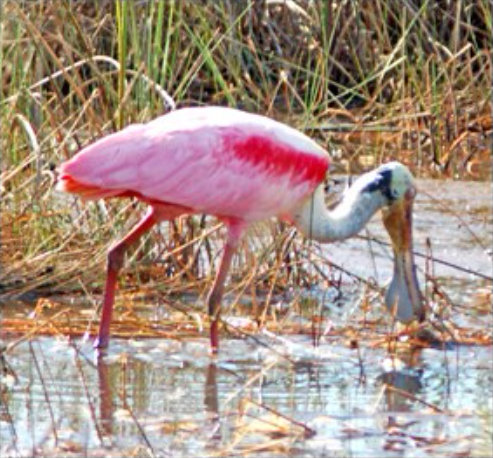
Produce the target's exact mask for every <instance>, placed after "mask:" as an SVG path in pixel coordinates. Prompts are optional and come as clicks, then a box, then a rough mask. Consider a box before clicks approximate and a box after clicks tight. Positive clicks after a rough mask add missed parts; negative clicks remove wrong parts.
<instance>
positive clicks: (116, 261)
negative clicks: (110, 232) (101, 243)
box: [107, 245, 125, 271]
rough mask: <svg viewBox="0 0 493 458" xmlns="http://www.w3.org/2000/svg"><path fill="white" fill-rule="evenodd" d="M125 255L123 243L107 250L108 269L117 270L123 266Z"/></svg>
mask: <svg viewBox="0 0 493 458" xmlns="http://www.w3.org/2000/svg"><path fill="white" fill-rule="evenodd" d="M124 255H125V247H124V246H123V245H115V246H113V247H111V248H110V249H109V251H108V257H107V262H108V269H111V270H115V271H118V270H120V269H121V268H122V266H123V260H124Z"/></svg>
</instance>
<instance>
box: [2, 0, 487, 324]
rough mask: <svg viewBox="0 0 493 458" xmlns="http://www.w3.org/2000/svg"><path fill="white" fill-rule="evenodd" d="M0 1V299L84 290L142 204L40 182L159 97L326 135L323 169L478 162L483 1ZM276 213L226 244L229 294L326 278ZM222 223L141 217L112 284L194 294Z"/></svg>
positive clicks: (201, 289) (96, 283) (477, 172)
mask: <svg viewBox="0 0 493 458" xmlns="http://www.w3.org/2000/svg"><path fill="white" fill-rule="evenodd" d="M0 8H1V9H2V11H1V25H2V28H1V47H0V63H1V65H0V72H1V73H0V77H1V82H2V83H1V84H2V86H1V90H2V92H1V97H2V101H1V103H0V113H1V121H0V122H1V128H2V137H1V139H0V142H1V152H2V171H1V173H2V179H1V189H0V193H1V206H2V208H1V210H2V214H1V218H2V221H1V227H2V234H1V237H2V240H1V243H2V250H1V263H2V267H1V270H0V288H1V291H0V293H1V295H2V297H3V298H4V299H6V298H11V297H13V296H19V295H22V294H24V297H37V296H39V295H47V294H50V293H53V292H58V293H60V292H70V293H79V294H83V295H88V296H90V294H91V293H92V292H99V291H100V290H101V282H102V281H103V268H104V261H105V252H106V249H107V246H108V245H109V243H110V241H111V240H115V239H116V238H118V237H119V236H121V235H122V234H123V233H125V231H127V230H129V228H130V227H131V226H132V225H133V224H134V223H135V222H136V221H137V219H138V216H139V214H140V213H141V211H142V207H141V206H140V204H138V203H135V202H129V201H111V202H98V203H90V204H87V205H83V204H81V203H80V202H79V201H77V200H76V199H74V198H72V197H70V196H61V195H59V194H56V193H55V192H53V183H54V180H55V172H54V169H55V168H56V166H57V165H58V164H60V163H61V162H62V161H64V160H66V159H68V158H69V157H71V156H73V155H74V154H75V153H76V152H77V150H78V149H79V148H80V147H82V146H83V145H86V144H87V143H89V142H90V141H93V140H95V139H97V138H100V137H101V136H103V135H105V134H107V133H110V132H113V131H116V130H118V129H120V128H122V127H124V126H125V125H127V124H130V123H132V122H145V121H147V120H149V119H151V118H153V117H154V116H157V115H160V114H162V113H164V112H166V111H167V110H169V109H170V108H172V107H173V106H174V104H175V103H176V105H177V106H188V105H205V104H221V105H230V106H236V107H239V108H242V109H245V110H248V111H253V112H258V113H263V114H266V115H269V116H272V117H274V118H277V119H280V120H284V121H286V122H289V123H290V124H292V125H294V126H295V127H297V128H299V129H301V130H304V131H306V132H307V133H308V134H309V135H312V136H314V137H315V138H317V139H318V140H319V141H320V142H321V144H323V145H324V146H326V147H327V148H328V149H330V148H331V147H332V146H335V147H336V150H337V154H336V156H337V159H336V160H335V161H334V162H337V163H338V164H339V166H340V168H339V169H338V168H337V167H338V166H336V167H335V168H336V170H337V169H338V170H339V171H344V172H359V171H361V170H363V169H366V168H369V167H373V166H374V165H376V164H378V163H380V162H382V161H384V160H387V159H389V158H395V159H399V160H401V161H403V162H405V163H406V164H408V165H409V166H410V167H411V168H412V169H413V170H414V171H415V172H416V174H417V175H419V176H428V175H433V176H439V177H442V176H443V177H445V176H447V177H448V176H453V177H458V178H465V179H470V178H481V179H485V178H487V177H488V175H489V171H490V163H489V147H490V143H489V142H490V141H491V113H490V99H491V46H490V38H491V32H492V30H491V28H492V21H491V8H490V5H489V2H488V1H487V0H478V1H476V2H467V3H463V2H459V1H457V2H430V1H424V2H415V1H405V2H397V1H391V0H387V1H378V2H363V1H356V2H322V1H320V2H307V1H298V2H281V1H231V0H223V1H218V2H206V1H193V2H179V1H174V0H169V1H135V2H126V1H121V0H118V1H115V2H112V1H98V2H96V1H95V2H70V1H68V0H66V1H64V0H57V1H53V2H35V1H6V2H3V3H2V6H1V7H0ZM284 229H285V228H284V227H283V225H282V224H279V223H274V222H271V223H266V224H264V225H262V226H260V227H257V228H253V229H252V232H255V233H256V234H262V236H261V237H252V238H250V239H249V240H248V241H245V242H244V243H243V246H242V248H241V250H240V252H239V254H238V256H237V258H236V261H235V263H234V268H233V270H232V281H231V283H230V290H231V293H232V295H233V297H235V298H236V299H234V300H233V302H235V301H238V300H239V299H238V298H239V297H240V296H241V294H242V293H243V292H245V291H248V292H250V293H252V291H253V294H252V297H253V298H254V299H253V306H254V307H255V306H256V305H255V304H256V303H257V302H256V300H255V294H254V293H255V291H257V289H258V290H260V291H262V293H263V294H264V296H265V297H267V301H260V302H261V304H257V308H258V313H259V316H260V317H262V316H264V317H265V314H266V312H265V310H267V305H268V304H269V302H270V298H272V297H273V295H274V294H275V293H276V292H277V291H279V290H282V289H283V288H286V287H287V286H288V285H291V286H293V285H299V286H309V285H311V284H315V283H320V282H326V284H330V283H331V282H332V283H334V284H335V283H336V280H335V279H336V277H337V275H338V270H337V266H334V265H331V264H329V263H328V262H327V261H325V263H326V265H325V268H320V267H319V266H320V259H318V260H317V263H314V262H313V261H312V259H314V257H313V254H312V253H313V249H314V248H313V247H312V245H311V244H310V243H308V242H303V241H301V240H300V239H299V237H296V236H295V235H294V233H293V232H292V231H286V230H284ZM257 231H258V232H257ZM221 233H222V229H221V228H220V227H217V226H216V221H214V220H213V219H210V218H200V217H192V218H183V219H180V220H179V221H177V222H174V223H172V224H170V225H169V227H161V228H159V229H158V230H156V231H153V232H152V233H151V234H150V235H149V236H147V237H145V238H144V239H143V240H142V242H141V243H140V244H139V245H138V247H136V248H135V249H134V250H132V252H131V253H130V254H129V257H128V258H129V259H130V262H129V263H127V265H129V266H130V267H129V268H128V269H126V271H125V275H123V276H122V280H121V282H120V286H121V287H122V288H123V289H124V290H128V289H131V290H132V289H136V290H139V289H142V288H145V286H146V285H147V284H151V285H157V284H158V283H159V284H161V285H163V287H162V289H160V291H161V294H163V295H164V297H167V295H169V294H173V293H177V294H178V293H180V294H181V293H183V292H185V291H189V290H193V291H195V292H198V293H199V294H202V295H203V294H204V293H205V291H206V290H207V288H208V286H209V285H210V282H211V280H212V275H213V270H214V269H213V268H212V269H211V266H214V265H215V263H216V262H217V256H218V252H219V248H218V247H219V245H218V243H217V241H218V240H219V239H220V237H219V236H220V235H221ZM206 236H207V237H206ZM156 265H157V267H156ZM151 266H154V267H151ZM314 266H316V267H314ZM327 272H329V274H327ZM334 272H335V273H334ZM163 291H164V292H163ZM26 294H27V296H26ZM29 294H31V296H29Z"/></svg>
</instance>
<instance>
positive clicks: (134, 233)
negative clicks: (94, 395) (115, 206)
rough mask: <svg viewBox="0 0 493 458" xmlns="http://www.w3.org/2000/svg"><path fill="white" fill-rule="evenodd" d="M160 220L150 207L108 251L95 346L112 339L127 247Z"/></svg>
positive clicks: (105, 344) (102, 345)
mask: <svg viewBox="0 0 493 458" xmlns="http://www.w3.org/2000/svg"><path fill="white" fill-rule="evenodd" d="M158 221H159V220H158V219H156V215H155V210H154V208H152V207H151V208H150V209H149V211H148V212H147V214H146V215H145V216H144V218H143V219H142V220H141V221H140V222H139V223H138V224H137V225H136V226H135V227H134V228H133V229H132V230H131V231H130V232H129V233H128V234H127V235H126V236H125V237H124V238H123V239H122V240H120V241H119V242H117V243H116V244H115V245H113V246H112V247H111V248H110V249H109V251H108V261H107V273H106V286H105V289H104V299H103V310H102V313H101V321H100V324H99V333H98V337H97V339H96V341H95V342H94V347H95V348H106V347H107V346H108V343H109V340H110V323H111V314H112V312H113V303H114V301H115V286H116V280H117V276H118V271H119V270H120V269H121V267H122V265H123V259H124V255H125V251H126V249H127V248H128V247H129V246H130V245H132V244H133V243H134V242H136V241H137V240H138V239H139V237H140V236H141V235H142V234H144V233H145V232H147V231H148V230H149V229H150V228H151V227H152V226H154V225H155V224H156V223H157V222H158Z"/></svg>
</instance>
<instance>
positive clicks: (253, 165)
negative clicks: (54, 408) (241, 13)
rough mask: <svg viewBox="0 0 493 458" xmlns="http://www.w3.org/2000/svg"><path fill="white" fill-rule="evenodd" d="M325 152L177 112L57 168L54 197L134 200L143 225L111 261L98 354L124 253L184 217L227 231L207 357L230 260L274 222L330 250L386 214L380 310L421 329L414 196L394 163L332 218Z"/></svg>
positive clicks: (364, 183) (267, 126)
mask: <svg viewBox="0 0 493 458" xmlns="http://www.w3.org/2000/svg"><path fill="white" fill-rule="evenodd" d="M328 167H329V156H328V154H327V152H326V151H325V150H324V149H322V148H321V147H320V146H318V145H317V144H316V143H315V142H314V141H313V140H311V139H310V138H308V137H307V136H305V135H304V134H302V133H301V132H299V131H297V130H295V129H293V128H291V127H288V126H287V125H284V124H282V123H280V122H276V121H274V120H272V119H269V118H267V117H264V116H260V115H255V114H250V113H246V112H243V111H239V110H236V109H232V108H223V107H195V108H182V109H179V110H176V111H173V112H171V113H168V114H166V115H163V116H161V117H158V118H156V119H154V120H153V121H151V122H148V123H147V124H134V125H131V126H128V127H127V128H125V129H123V130H121V131H120V132H117V133H113V134H111V135H108V136H107V137H104V138H102V139H100V140H98V141H96V142H95V143H93V144H91V145H89V146H87V147H85V148H84V149H82V151H80V152H79V153H78V154H77V155H76V156H75V157H73V158H72V159H70V160H69V161H67V162H65V163H63V164H61V166H60V168H59V174H58V183H57V189H59V190H63V191H66V192H69V193H73V194H77V195H79V196H80V197H82V198H83V199H89V200H92V199H98V198H108V197H136V198H137V199H139V200H141V201H143V202H145V203H147V204H148V205H149V209H148V212H147V214H146V215H145V216H144V218H143V219H142V220H141V221H140V222H139V223H138V224H137V225H136V226H135V227H134V228H133V229H132V230H131V231H130V233H129V234H127V235H126V236H125V237H124V238H123V239H122V240H120V241H119V242H117V243H116V244H114V245H113V246H112V247H111V248H110V249H109V251H108V262H107V277H106V286H105V292H104V299H103V306H102V317H101V321H100V327H99V334H98V338H97V339H96V341H95V346H96V347H99V348H104V347H106V346H107V345H108V342H109V330H110V322H111V313H112V308H113V302H114V297H115V282H116V277H117V273H118V271H119V269H120V268H121V267H122V264H123V257H124V253H125V250H126V248H127V247H128V246H129V245H131V244H132V243H134V242H135V241H136V240H137V239H138V238H139V237H140V236H141V235H142V234H143V233H145V232H146V231H148V230H149V229H150V228H151V227H152V226H154V225H155V224H156V223H158V222H160V221H164V220H170V219H173V218H176V217H177V216H180V215H183V214H191V213H206V214H212V215H215V216H217V217H218V218H219V219H220V220H221V221H223V222H224V224H225V226H226V228H227V239H226V243H225V246H224V251H223V254H222V258H221V262H220V265H219V269H218V271H217V273H216V277H215V280H214V284H213V286H212V289H211V291H210V293H209V295H208V298H207V305H208V312H209V316H210V318H211V328H210V339H211V349H212V351H213V352H216V351H217V348H218V343H219V338H218V317H219V311H220V303H221V298H222V295H223V290H224V283H225V280H226V276H227V272H228V269H229V266H230V264H231V258H232V256H233V253H234V251H235V248H236V247H237V245H238V242H239V240H240V237H241V236H242V234H243V233H244V231H245V229H246V228H247V227H248V225H249V224H251V223H253V222H254V221H258V220H263V219H266V218H269V217H272V216H277V217H279V218H281V219H283V220H285V221H288V222H290V223H292V224H294V225H295V226H296V227H297V228H298V229H299V230H300V231H301V232H302V233H303V234H304V235H305V236H307V237H310V238H313V239H315V240H318V241H320V242H332V241H335V240H341V239H345V238H347V237H351V236H354V235H356V234H357V233H358V232H359V231H360V229H362V228H363V226H364V225H365V224H366V223H367V221H368V220H369V219H370V217H371V216H372V215H373V214H374V213H375V212H376V211H377V210H379V209H382V210H383V222H384V225H385V227H386V229H387V231H388V233H389V235H390V238H391V240H392V247H393V252H394V272H393V278H392V281H391V283H390V286H389V288H388V290H387V293H386V296H385V303H386V306H387V307H388V308H389V310H390V311H391V312H392V313H393V314H394V316H395V317H396V318H397V319H398V320H400V321H402V322H410V321H412V320H413V319H415V318H417V319H419V320H421V321H422V320H423V319H424V309H423V305H422V297H421V293H420V290H419V286H418V282H417V278H416V271H415V265H414V259H413V252H412V205H413V201H414V196H415V194H416V187H415V184H414V180H413V177H412V175H411V173H410V172H409V170H408V169H407V168H406V167H405V166H404V165H402V164H400V163H398V162H391V163H387V164H385V165H382V166H380V167H379V168H377V169H375V170H373V171H371V172H368V173H366V174H364V175H362V176H361V177H359V178H358V179H357V180H356V181H355V183H354V184H353V185H352V186H351V187H350V188H349V189H348V190H347V191H346V192H345V193H344V196H343V198H342V201H341V202H340V203H339V205H337V206H336V207H335V208H334V209H333V210H328V209H327V208H326V206H325V203H324V187H323V180H324V177H325V175H326V172H327V170H328Z"/></svg>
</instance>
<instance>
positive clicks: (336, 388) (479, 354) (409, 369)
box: [0, 181, 493, 457]
mask: <svg viewBox="0 0 493 458" xmlns="http://www.w3.org/2000/svg"><path fill="white" fill-rule="evenodd" d="M420 188H421V190H422V192H421V193H420V194H419V197H418V200H417V202H416V209H415V220H414V224H415V237H416V242H415V243H416V246H415V248H416V250H417V251H419V252H422V253H425V252H426V249H427V245H426V239H427V237H429V239H430V242H431V248H432V252H433V256H435V257H437V258H439V259H443V260H445V261H448V262H450V263H453V264H458V265H459V266H460V267H462V268H466V269H470V270H473V271H476V272H479V273H482V274H483V275H486V276H491V275H492V263H491V252H488V250H490V249H491V245H492V233H491V228H492V211H491V186H490V185H489V184H485V183H455V182H432V181H423V182H420ZM431 196H433V197H434V198H436V199H440V201H441V203H442V204H443V205H444V206H443V207H440V206H439V205H438V203H437V202H436V201H435V200H434V198H432V197H431ZM457 215H459V216H460V218H458V217H457ZM368 234H369V235H371V236H373V235H375V236H378V237H382V238H384V237H383V236H382V229H381V224H380V222H379V218H378V217H377V218H375V219H374V220H373V221H372V222H371V223H370V225H369V228H368ZM362 235H364V234H362ZM371 247H372V250H369V248H368V242H367V241H365V240H357V239H355V240H351V241H347V242H344V243H338V244H335V245H330V246H327V247H324V248H323V253H324V256H325V257H327V258H328V259H330V260H333V261H334V262H336V263H337V264H338V265H341V266H342V267H345V268H347V269H348V270H350V271H351V272H354V273H356V274H359V275H361V276H362V277H365V278H368V277H375V278H376V279H377V281H378V283H379V284H383V282H384V280H385V279H386V278H387V277H388V276H389V275H390V272H391V267H392V266H391V262H390V257H389V253H388V248H383V247H380V246H378V245H377V244H375V243H372V244H371ZM417 264H418V268H419V269H420V272H421V273H420V274H419V275H420V277H421V280H422V281H423V273H422V272H423V271H424V270H425V269H426V268H427V267H426V262H425V259H424V258H417ZM430 268H431V267H428V269H430ZM375 269H376V270H375ZM433 269H434V274H435V276H436V277H437V278H438V280H439V285H440V287H441V288H443V290H444V291H445V292H446V293H447V294H448V295H449V296H450V298H451V299H452V300H453V301H455V302H456V304H457V306H456V307H454V308H453V310H452V312H453V314H454V318H455V319H456V321H457V322H459V323H462V324H464V325H467V326H470V327H472V328H474V327H475V328H477V329H484V328H486V327H488V326H491V324H492V319H491V309H490V306H491V304H490V305H489V306H488V308H487V309H486V311H485V310H484V309H476V308H475V307H474V304H475V301H477V300H481V299H478V298H481V297H483V296H485V297H486V296H487V293H488V291H489V292H491V281H490V280H487V279H484V278H479V277H478V276H476V275H474V274H471V273H470V272H469V273H468V272H465V271H460V270H457V269H455V268H452V267H448V266H444V265H441V264H438V263H435V264H434V265H433ZM422 284H423V283H422ZM353 289H354V288H353V286H352V285H350V284H348V285H347V296H346V299H347V298H348V297H350V296H351V294H358V292H354V291H353ZM306 294H307V295H321V296H323V291H321V290H319V289H317V288H315V289H314V291H308V292H307V293H306ZM326 300H327V307H328V308H330V307H331V304H330V303H329V302H330V301H329V298H327V299H326ZM489 300H490V301H491V296H490V299H489ZM343 302H347V304H346V305H347V306H346V305H344V304H343V305H342V306H341V307H340V309H339V308H338V309H337V311H336V312H334V321H335V320H336V315H337V319H338V322H340V321H343V320H344V319H347V318H348V317H351V316H352V314H353V313H355V312H354V310H352V308H351V305H350V301H349V300H346V301H344V298H343ZM330 310H332V309H330ZM478 310H483V312H480V311H478ZM379 312H380V311H376V312H375V313H379ZM4 313H9V314H14V313H28V312H27V310H26V311H24V310H23V309H22V308H18V307H17V308H11V309H9V311H8V312H7V310H6V309H5V310H4ZM0 336H1V337H3V339H4V343H5V344H7V345H12V344H13V342H14V341H15V339H16V338H18V336H17V337H12V336H5V335H3V336H2V335H1V334H0ZM224 337H225V336H224ZM221 344H222V346H221V349H220V354H219V356H218V358H217V359H213V358H211V357H210V356H209V354H208V341H207V340H206V339H188V340H184V341H176V340H165V339H147V340H137V341H135V340H124V339H113V340H112V342H111V345H110V348H109V350H108V353H107V354H106V355H97V353H96V352H95V351H94V350H93V349H92V348H91V345H90V342H89V341H84V340H83V339H74V340H69V339H68V338H65V337H63V336H62V337H60V338H52V337H36V338H32V339H30V340H26V341H24V342H21V343H19V344H17V345H15V346H11V347H9V349H8V351H7V352H5V353H4V355H3V360H0V369H1V371H0V374H2V376H1V377H2V378H1V382H0V401H1V402H0V456H2V457H3V456H36V455H38V456H44V455H50V456H122V455H124V456H130V455H131V456H135V455H138V456H211V455H218V454H221V455H223V456H231V455H237V454H244V453H251V454H252V456H266V457H267V456H269V457H270V456H285V455H286V454H289V455H290V456H291V455H292V456H365V457H366V456H384V457H385V456H389V457H390V456H430V457H431V456H433V457H434V456H451V455H459V454H463V455H476V456H487V455H488V454H490V452H491V449H492V446H493V444H492V433H493V416H492V411H493V402H492V399H493V383H492V382H493V380H492V379H493V374H492V371H491V364H492V359H493V354H492V353H493V349H492V347H491V346H488V347H480V346H455V347H449V348H448V349H446V350H444V349H431V348H430V349H424V350H416V349H415V350H411V349H403V350H402V351H401V352H400V353H399V357H398V358H397V359H395V360H392V359H390V356H389V352H388V351H387V350H386V349H384V348H372V347H371V346H369V345H366V346H365V343H364V342H362V343H361V344H360V345H361V346H360V348H359V349H351V348H349V345H347V342H344V341H340V342H338V341H335V340H334V339H332V340H329V339H324V338H322V339H321V343H320V345H319V346H318V347H314V346H313V345H312V341H311V339H310V338H309V337H308V336H296V335H295V336H293V335H289V336H282V335H277V336H276V335H272V334H269V333H262V334H260V335H259V336H258V341H256V340H250V339H248V340H239V339H227V338H223V340H222V343H221Z"/></svg>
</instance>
